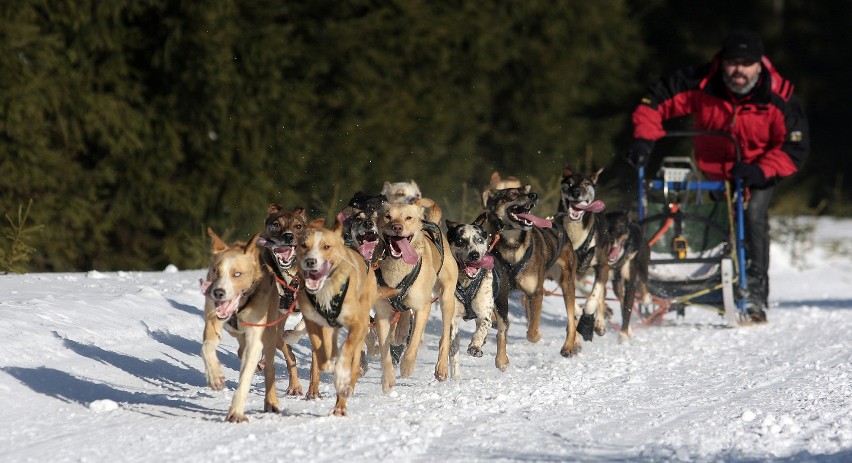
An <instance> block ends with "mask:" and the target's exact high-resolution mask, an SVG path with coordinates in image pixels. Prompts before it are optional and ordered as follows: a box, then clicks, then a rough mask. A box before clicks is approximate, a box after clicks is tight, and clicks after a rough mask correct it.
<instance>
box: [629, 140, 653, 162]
mask: <svg viewBox="0 0 852 463" xmlns="http://www.w3.org/2000/svg"><path fill="white" fill-rule="evenodd" d="M653 149H654V142H653V141H651V140H646V139H644V138H635V139H633V143H631V144H630V148H628V149H627V155H626V158H627V162H629V163H630V165H631V166H633V167H635V168H637V169H638V168H639V166H642V167H645V166H647V165H648V161H649V160H650V159H651V151H652V150H653Z"/></svg>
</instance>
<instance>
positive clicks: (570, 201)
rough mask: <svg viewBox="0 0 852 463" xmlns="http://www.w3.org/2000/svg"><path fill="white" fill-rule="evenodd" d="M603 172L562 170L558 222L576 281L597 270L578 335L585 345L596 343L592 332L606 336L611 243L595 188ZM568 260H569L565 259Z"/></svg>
mask: <svg viewBox="0 0 852 463" xmlns="http://www.w3.org/2000/svg"><path fill="white" fill-rule="evenodd" d="M602 171H603V169H599V170H598V171H597V172H595V173H593V174H592V175H582V174H577V173H574V172H572V171H571V168H570V167H568V166H567V165H566V166H565V167H564V168H563V170H562V175H563V177H562V182H561V188H562V199H561V203H560V205H559V214H558V217H559V221H560V223H561V224H562V227H563V228H564V229H565V230H566V231H567V233H568V238H569V239H570V241H571V243H572V245H573V252H574V254H575V255H574V258H575V259H576V260H577V277H578V278H580V277H582V276H583V275H584V274H585V273H586V272H587V271H588V270H589V269H592V268H593V269H594V271H595V280H594V285H593V287H592V293H591V294H590V295H589V297H588V298H587V299H586V305H585V307H584V308H583V314H582V315H581V316H580V321H579V322H578V324H577V332H578V333H580V335H581V336H582V337H583V339H584V340H586V341H591V340H592V339H593V336H594V335H593V333H592V330H594V331H595V332H597V333H598V335H599V336H603V335H604V333H606V284H607V281H608V279H609V261H608V259H607V256H608V255H609V251H610V248H611V247H612V240H611V239H610V237H609V231H608V229H607V225H606V218H605V216H604V214H603V210H604V208H605V207H606V206H605V205H604V204H603V202H602V201H600V200H597V199H595V188H596V186H597V183H598V177H599V176H600V174H601V172H602ZM566 257H567V256H566Z"/></svg>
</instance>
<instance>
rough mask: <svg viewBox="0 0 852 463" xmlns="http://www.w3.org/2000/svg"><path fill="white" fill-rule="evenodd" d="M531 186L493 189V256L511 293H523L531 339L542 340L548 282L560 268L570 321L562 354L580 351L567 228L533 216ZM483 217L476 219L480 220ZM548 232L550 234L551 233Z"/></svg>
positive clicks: (489, 214) (489, 212)
mask: <svg viewBox="0 0 852 463" xmlns="http://www.w3.org/2000/svg"><path fill="white" fill-rule="evenodd" d="M530 188H531V187H530V185H524V186H523V187H520V188H504V189H501V190H496V191H492V192H491V193H490V194H489V195H488V197H487V198H486V206H487V207H486V212H485V215H486V217H485V219H486V225H485V227H486V229H487V230H488V231H489V232H492V233H493V232H497V233H499V239H498V241H497V243H496V245H495V246H494V258H495V259H496V260H497V261H498V262H500V263H501V264H502V265H504V266H505V267H506V269H507V272H508V273H509V281H510V284H511V287H512V289H519V290H521V291H522V292H523V293H524V299H523V303H524V305H525V309H526V316H527V340H529V341H530V342H538V341H539V340H540V339H541V334H540V333H539V330H538V327H539V324H540V322H541V304H542V299H543V298H544V280H545V278H546V276H547V270H548V269H549V268H551V267H553V268H554V269H557V270H558V276H557V278H556V281H558V282H559V286H560V287H561V288H562V295H563V300H564V302H565V310H566V313H567V315H568V317H567V329H566V337H565V343H564V344H563V346H562V349H561V353H562V355H563V356H566V357H568V356H571V355H574V354H575V353H576V352H577V349H576V345H577V336H576V325H575V323H574V288H575V271H576V260H575V259H573V256H574V254H573V252H570V251H569V252H565V251H564V250H565V249H569V250H571V249H572V248H571V244H570V242H569V241H568V240H567V236H566V234H565V231H564V230H561V229H559V228H558V227H556V228H552V229H550V228H551V227H552V225H553V224H552V222H550V221H549V220H544V219H541V218H539V217H536V216H534V215H532V214H531V213H530V212H531V210H532V208H533V207H535V206H536V204H537V203H538V195H537V194H536V193H532V192H530ZM480 221H481V219H477V222H480ZM548 229H550V230H548Z"/></svg>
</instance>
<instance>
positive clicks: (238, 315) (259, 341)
mask: <svg viewBox="0 0 852 463" xmlns="http://www.w3.org/2000/svg"><path fill="white" fill-rule="evenodd" d="M207 234H208V235H210V239H211V247H210V266H209V268H208V270H207V278H206V279H204V280H201V292H202V294H204V341H203V344H202V347H201V357H202V359H203V360H204V367H205V372H206V376H207V384H208V385H209V386H210V387H211V388H212V389H213V390H217V391H219V390H222V389H223V388H224V387H225V375H224V374H223V373H222V366H221V365H220V363H219V359H218V357H217V356H216V348H217V347H218V346H219V340H220V339H221V336H222V328H223V327H224V328H225V330H226V331H227V332H228V333H230V334H231V335H232V336H234V337H235V338H237V342H238V343H239V350H238V355H239V357H240V376H239V383H238V384H237V389H236V390H235V391H234V397H233V400H232V401H231V407H230V408H229V409H228V414H227V416H226V417H225V419H226V420H227V421H230V422H235V423H239V422H244V421H247V420H248V418H246V416H245V414H244V412H245V404H246V398H247V396H248V392H249V387H251V378H252V375H253V374H254V372H255V370H256V368H257V365H258V361H260V358H261V353H262V354H263V355H264V356H265V357H266V358H267V359H270V360H269V361H267V362H266V364H265V365H264V367H263V374H264V383H265V385H266V396H265V398H264V402H263V410H264V411H265V412H275V413H278V412H279V410H280V405H279V402H278V395H277V392H276V390H275V365H274V363H275V362H274V361H273V360H272V359H274V358H275V349H276V347H277V339H278V330H277V325H272V326H268V325H269V324H270V323H271V322H273V321H274V320H275V319H276V318H277V317H278V293H277V291H276V290H275V286H274V283H273V279H272V274H271V273H270V272H269V269H268V268H267V267H266V266H265V265H263V264H262V262H261V259H260V251H259V250H258V247H257V240H258V239H259V234H256V235H254V236H253V237H252V238H251V240H250V241H249V242H248V243H245V242H242V241H237V242H235V243H233V244H231V245H228V244H225V242H224V241H222V239H221V238H219V236H218V235H216V233H215V232H214V231H213V230H212V229H210V228H208V229H207Z"/></svg>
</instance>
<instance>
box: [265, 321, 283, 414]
mask: <svg viewBox="0 0 852 463" xmlns="http://www.w3.org/2000/svg"><path fill="white" fill-rule="evenodd" d="M278 338H279V336H278V328H277V327H275V326H271V327H266V328H264V329H263V356H264V357H265V358H266V359H267V362H266V364H265V365H264V366H263V380H264V381H263V382H264V386H266V396H265V398H264V401H263V411H264V412H273V413H280V412H281V404H280V403H279V402H278V391H277V390H276V389H275V350H276V349H277V347H278V346H277V345H276V341H277V339H278Z"/></svg>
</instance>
